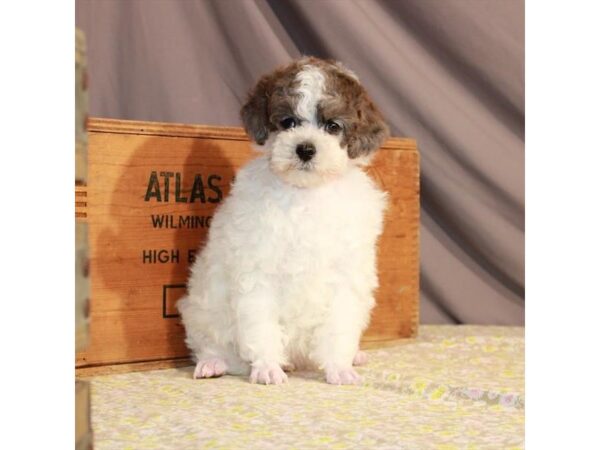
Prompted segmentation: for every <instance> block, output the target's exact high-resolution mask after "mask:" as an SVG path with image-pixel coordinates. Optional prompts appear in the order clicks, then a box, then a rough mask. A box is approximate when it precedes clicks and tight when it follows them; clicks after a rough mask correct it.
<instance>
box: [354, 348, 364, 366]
mask: <svg viewBox="0 0 600 450" xmlns="http://www.w3.org/2000/svg"><path fill="white" fill-rule="evenodd" d="M367 359H368V358H367V354H366V353H365V352H363V351H361V350H359V351H357V352H356V355H355V356H354V360H353V361H352V365H353V366H362V365H365V364H366V363H367Z"/></svg>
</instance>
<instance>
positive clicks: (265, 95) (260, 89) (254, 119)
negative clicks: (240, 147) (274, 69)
mask: <svg viewBox="0 0 600 450" xmlns="http://www.w3.org/2000/svg"><path fill="white" fill-rule="evenodd" d="M270 85H271V77H270V76H269V75H265V76H263V77H262V78H261V79H260V80H258V83H256V86H254V88H253V89H252V90H251V91H250V93H249V94H248V98H247V100H246V103H245V104H244V106H242V110H241V112H240V115H241V116H242V122H243V123H244V128H245V129H246V133H248V136H250V138H251V139H252V140H254V141H255V142H256V143H257V144H258V145H263V144H264V143H265V141H266V140H267V137H269V95H270V92H269V88H270Z"/></svg>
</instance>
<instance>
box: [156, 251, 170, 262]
mask: <svg viewBox="0 0 600 450" xmlns="http://www.w3.org/2000/svg"><path fill="white" fill-rule="evenodd" d="M156 256H157V257H158V261H159V262H161V263H166V262H168V261H169V252H168V251H166V250H159V251H158V253H157V254H156Z"/></svg>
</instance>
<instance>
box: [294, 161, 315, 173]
mask: <svg viewBox="0 0 600 450" xmlns="http://www.w3.org/2000/svg"><path fill="white" fill-rule="evenodd" d="M314 168H315V165H314V163H313V162H312V161H308V162H302V161H300V163H299V164H298V165H297V167H296V170H301V171H303V172H312V171H313V170H314Z"/></svg>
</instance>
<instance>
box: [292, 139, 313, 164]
mask: <svg viewBox="0 0 600 450" xmlns="http://www.w3.org/2000/svg"><path fill="white" fill-rule="evenodd" d="M315 153H317V150H316V149H315V146H314V145H312V144H311V143H310V142H303V143H302V144H298V145H297V146H296V154H297V155H298V158H300V159H301V160H302V161H304V162H306V161H310V160H311V159H312V157H313V156H315Z"/></svg>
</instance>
